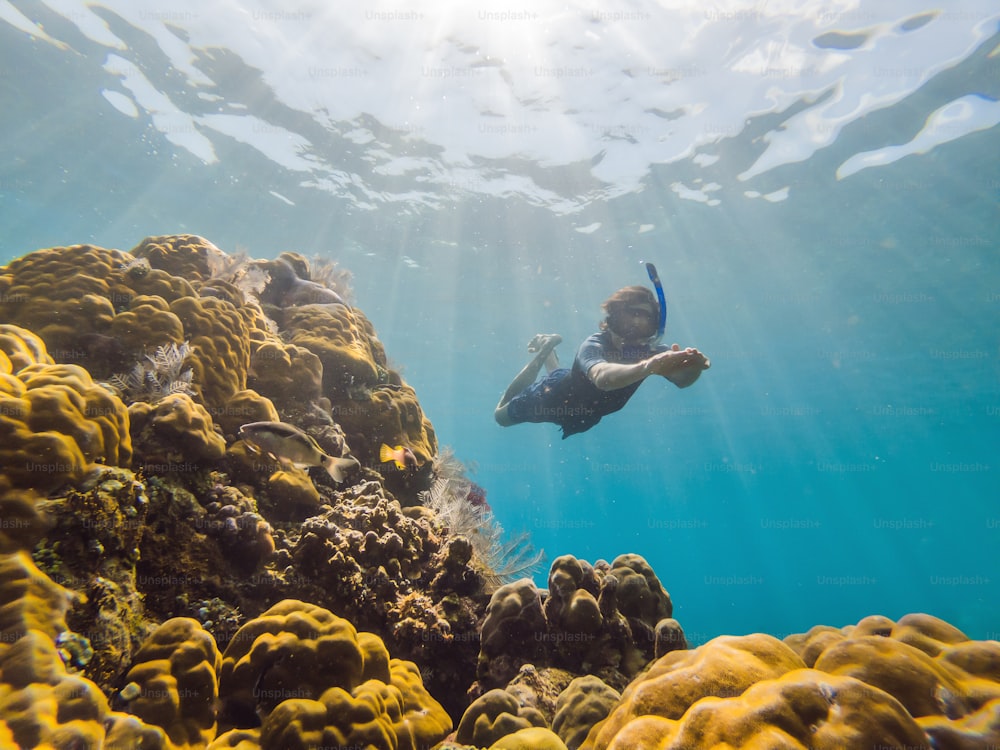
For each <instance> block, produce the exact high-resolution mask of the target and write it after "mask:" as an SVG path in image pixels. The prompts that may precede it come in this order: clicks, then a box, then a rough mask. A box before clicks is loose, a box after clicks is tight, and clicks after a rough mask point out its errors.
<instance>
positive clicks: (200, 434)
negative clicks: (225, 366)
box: [128, 393, 226, 466]
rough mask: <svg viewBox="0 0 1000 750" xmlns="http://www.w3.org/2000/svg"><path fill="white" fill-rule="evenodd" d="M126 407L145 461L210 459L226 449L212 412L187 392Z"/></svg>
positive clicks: (198, 461)
mask: <svg viewBox="0 0 1000 750" xmlns="http://www.w3.org/2000/svg"><path fill="white" fill-rule="evenodd" d="M128 411H129V415H130V417H131V419H132V423H133V431H134V432H135V436H136V444H137V446H140V448H141V452H142V456H141V458H142V461H143V463H144V464H145V465H148V466H155V465H160V464H171V463H177V462H178V461H181V462H183V461H191V462H194V463H203V462H204V463H211V462H213V461H218V460H219V459H220V458H222V457H223V456H224V455H225V453H226V441H225V439H224V438H223V437H222V436H221V435H219V434H218V433H217V432H216V431H215V425H214V423H213V422H212V417H211V415H210V414H209V413H208V411H207V410H206V409H205V407H204V406H202V405H201V404H199V403H196V402H195V401H194V400H193V399H192V398H191V397H190V396H188V395H187V394H186V393H174V394H172V395H170V396H167V397H166V398H163V399H160V400H159V401H157V402H156V403H155V404H147V403H145V402H142V401H140V402H137V403H135V404H132V406H130V407H129V410H128Z"/></svg>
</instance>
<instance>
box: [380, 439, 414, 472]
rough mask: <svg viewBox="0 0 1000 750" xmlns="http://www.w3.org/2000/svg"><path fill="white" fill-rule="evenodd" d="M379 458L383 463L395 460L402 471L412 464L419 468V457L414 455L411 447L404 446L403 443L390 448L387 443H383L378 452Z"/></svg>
mask: <svg viewBox="0 0 1000 750" xmlns="http://www.w3.org/2000/svg"><path fill="white" fill-rule="evenodd" d="M378 458H379V460H380V461H382V462H383V463H387V462H389V461H395V462H396V468H397V469H400V470H401V471H405V470H406V469H407V467H410V466H412V467H413V468H414V469H415V468H417V457H416V456H415V455H413V451H411V450H410V449H409V448H404V447H403V446H402V445H397V446H396V447H395V448H390V447H389V446H388V445H386V444H385V443H382V447H381V448H380V449H379V452H378Z"/></svg>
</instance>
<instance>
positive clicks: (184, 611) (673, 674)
mask: <svg viewBox="0 0 1000 750" xmlns="http://www.w3.org/2000/svg"><path fill="white" fill-rule="evenodd" d="M338 274H339V275H338ZM347 298H348V294H347V289H346V286H345V285H344V278H343V274H342V273H339V272H337V271H336V269H335V268H332V267H330V266H327V267H323V266H322V265H321V264H317V263H312V264H311V263H310V262H309V261H307V260H306V259H305V258H303V257H302V256H301V255H298V254H296V253H283V254H282V255H281V256H279V257H278V258H276V259H273V260H267V261H251V260H250V259H248V258H246V257H244V256H241V255H227V254H226V253H223V252H222V251H221V250H219V249H218V248H216V247H215V246H214V245H212V243H211V242H209V241H207V240H205V239H204V238H201V237H197V236H194V235H167V236H162V237H150V238H147V239H146V240H144V241H143V242H141V243H140V244H139V245H138V246H136V247H135V248H134V249H133V251H132V252H131V253H125V252H121V251H119V250H108V249H104V248H98V247H93V246H89V245H78V246H73V247H68V248H53V249H50V250H42V251H38V252H36V253H31V254H29V255H26V256H25V257H23V258H20V259H18V260H16V261H14V262H12V263H10V264H9V265H7V266H5V267H3V268H0V320H2V321H4V323H3V325H0V466H2V471H0V520H2V522H3V523H2V524H0V745H3V746H7V745H10V746H14V745H21V746H36V745H39V746H50V747H100V746H104V747H139V746H141V747H148V748H176V747H190V748H196V747H209V748H236V747H239V748H244V749H245V750H250V749H251V748H289V747H315V746H341V747H352V746H356V747H373V748H393V749H397V750H398V749H399V748H413V750H416V749H417V748H430V747H431V746H432V745H435V743H439V742H440V743H441V744H440V745H439V749H440V750H445V748H455V747H458V744H456V743H472V744H474V745H475V746H476V747H477V748H484V747H490V748H495V749H496V750H501V749H504V748H505V749H507V750H511V749H513V748H529V747H530V748H544V749H546V750H549V749H551V750H562V749H566V748H572V749H573V750H576V748H588V749H589V748H595V749H596V748H633V747H644V748H645V747H649V748H671V749H672V750H679V749H680V748H685V750H687V749H688V748H702V747H704V748H710V747H732V748H736V747H747V748H749V747H763V746H768V747H771V746H781V747H790V748H791V747H797V748H807V747H808V748H838V749H839V748H842V747H862V746H864V747H877V746H885V747H900V746H902V747H928V748H929V747H932V746H933V747H935V748H938V750H944V749H947V750H951V749H952V748H955V749H958V750H966V749H967V748H972V747H982V746H984V744H985V745H986V746H990V745H997V744H1000V669H998V666H997V665H998V664H1000V644H998V643H996V642H995V641H972V640H970V639H969V638H967V637H966V636H965V634H963V633H962V632H961V631H959V630H958V629H956V628H954V627H953V626H951V625H949V624H948V623H945V622H943V621H941V620H938V619H936V618H934V617H931V616H929V615H921V614H914V615H907V616H906V617H903V618H901V619H900V620H898V621H893V620H891V619H889V618H886V617H882V616H872V617H867V618H865V619H864V620H862V621H860V622H859V623H857V624H856V625H851V626H847V627H843V628H834V627H828V626H817V627H816V628H813V629H812V630H810V631H809V632H808V633H803V634H797V635H793V636H789V637H788V638H786V639H785V640H784V641H779V640H777V639H775V638H772V637H770V636H767V635H763V634H755V635H750V636H742V637H731V636H720V637H719V638H716V639H714V640H712V641H710V642H709V643H706V644H704V645H702V646H699V647H698V648H694V649H692V648H689V646H688V643H687V639H686V637H685V634H684V630H683V628H682V627H681V624H680V623H679V622H678V621H677V620H676V619H674V618H673V604H672V602H671V599H670V596H669V594H668V593H667V592H666V590H665V589H664V587H663V585H662V584H661V582H660V580H659V578H658V577H657V575H656V574H655V573H654V571H653V570H652V569H651V567H650V566H649V565H648V563H647V562H646V561H645V560H644V559H643V558H642V557H640V556H638V555H634V554H626V555H621V556H620V557H618V558H616V559H614V560H613V561H612V562H611V563H607V562H605V561H598V562H596V563H594V564H593V565H591V564H590V563H588V562H586V561H584V560H579V559H577V558H575V557H572V556H570V555H563V556H561V557H558V558H556V559H555V560H554V561H553V562H552V564H551V567H550V570H549V574H548V584H547V589H544V590H543V589H539V588H537V587H536V585H535V583H534V582H533V580H532V579H531V578H530V576H531V574H532V572H533V568H534V566H535V565H537V564H538V562H539V561H540V559H541V556H540V553H539V554H535V553H534V552H533V551H532V550H531V548H530V545H529V544H528V543H527V540H526V538H525V537H519V536H515V537H514V538H513V539H510V540H506V539H505V537H504V534H503V530H502V529H501V528H500V526H499V524H498V523H497V522H496V519H495V518H494V516H493V515H492V511H491V510H490V508H489V505H488V504H487V503H486V493H485V490H483V489H482V488H480V487H478V486H477V485H475V484H474V483H473V482H472V481H471V480H469V479H468V478H467V477H466V476H465V471H464V468H463V467H461V465H459V464H458V463H457V462H456V461H455V460H454V458H453V457H452V456H451V455H450V454H449V453H448V452H447V451H442V452H441V453H440V454H439V453H438V446H437V440H436V437H435V435H434V431H433V427H432V426H431V425H430V422H429V421H428V420H427V418H426V417H425V416H424V414H423V412H422V410H421V408H420V405H419V402H418V401H417V398H416V393H415V392H414V390H413V389H412V388H411V387H410V386H408V385H407V384H406V383H405V382H404V381H403V379H402V378H401V376H400V375H399V373H398V372H396V371H394V370H393V369H392V368H391V367H390V366H389V364H388V359H387V357H386V353H385V351H384V348H383V346H382V344H381V342H380V341H379V339H378V337H377V335H376V333H375V330H374V327H373V326H372V324H371V322H370V321H368V319H367V318H366V317H365V316H364V314H363V313H362V312H361V311H360V310H358V309H357V308H355V307H353V306H352V305H350V304H348V302H347V301H346V300H347ZM116 374H117V377H115V376H116ZM101 381H106V382H104V383H102V382H101ZM115 386H117V390H118V392H119V395H116V394H115V392H114V390H115ZM252 422H285V423H288V424H291V425H294V426H295V427H296V428H297V429H298V430H301V431H303V432H305V433H306V434H308V435H309V436H310V437H311V438H313V439H315V440H316V442H317V444H318V445H319V446H320V448H321V449H322V451H323V452H324V453H325V454H328V455H330V456H340V457H355V456H356V457H357V458H358V459H360V461H361V462H362V466H361V467H360V468H356V469H354V470H352V471H351V472H350V473H349V475H347V476H345V477H344V482H342V483H340V482H334V481H333V480H332V479H331V478H330V477H329V476H328V475H326V474H325V473H324V472H323V471H322V470H319V468H318V467H309V468H307V469H302V468H294V467H292V466H287V465H281V464H279V463H277V462H275V461H272V460H271V459H269V458H267V457H266V456H265V455H255V454H251V453H250V452H248V450H247V445H246V443H245V442H244V441H243V440H242V439H240V431H241V427H244V426H246V425H248V424H249V423H252ZM383 443H385V444H388V445H389V446H390V447H392V446H397V445H398V446H402V447H403V448H404V449H407V450H408V451H409V452H410V453H412V455H413V457H414V459H415V465H414V462H412V461H407V462H403V466H402V467H397V466H396V465H395V464H393V463H382V462H380V461H378V457H379V447H380V446H381V445H382V444H383ZM43 465H44V466H47V467H50V468H51V470H50V469H49V468H46V469H42V468H40V467H42V466H43ZM29 550H30V557H29V554H28V551H29ZM276 602H277V603H276ZM390 651H391V652H392V656H390ZM393 657H394V658H393ZM106 696H112V697H111V701H112V705H110V706H109V704H108V698H107V697H106ZM453 717H454V718H458V717H460V721H458V729H457V731H456V733H455V734H454V736H453V737H451V738H447V735H448V733H449V732H450V731H451V729H452V725H453ZM453 740H454V741H453Z"/></svg>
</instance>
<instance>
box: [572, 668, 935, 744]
mask: <svg viewBox="0 0 1000 750" xmlns="http://www.w3.org/2000/svg"><path fill="white" fill-rule="evenodd" d="M589 740H590V738H588V743H587V744H585V745H584V747H591V746H595V747H607V748H608V749H609V750H632V748H640V747H641V748H643V749H644V750H712V749H713V748H756V747H761V748H763V747H769V748H782V749H783V750H784V749H787V750H844V748H876V747H887V748H889V747H891V748H904V747H905V748H926V749H927V750H929V746H928V745H927V743H926V738H925V736H924V733H923V732H922V731H921V730H920V727H919V726H917V724H916V722H915V721H914V720H913V718H912V717H910V716H909V715H908V714H907V713H906V711H905V710H904V709H903V707H902V706H901V705H900V704H899V702H898V701H896V700H895V699H894V698H893V697H892V696H890V695H888V694H887V693H884V692H882V691H881V690H877V689H875V688H872V687H871V686H869V685H866V684H865V683H863V682H861V681H860V680H854V679H851V678H849V677H835V676H832V675H828V674H824V673H822V672H819V671H816V670H811V669H798V670H793V671H791V672H788V673H787V674H785V675H782V676H781V677H778V678H776V679H770V680H763V681H761V682H758V683H756V684H754V685H752V686H751V687H749V688H748V689H747V690H746V692H744V693H742V694H741V695H739V696H733V697H729V698H704V699H702V700H699V701H697V702H696V703H694V704H693V705H692V706H691V707H690V708H689V709H688V710H687V711H686V713H684V715H683V717H682V718H680V719H679V720H672V719H667V718H663V717H661V716H658V715H644V716H640V717H637V718H635V719H633V720H632V721H631V722H630V723H629V724H628V725H626V726H625V727H623V728H622V729H620V730H619V731H618V732H617V733H616V734H615V735H614V737H613V738H612V739H611V740H610V742H608V744H606V745H605V744H601V743H597V744H595V745H591V744H589Z"/></svg>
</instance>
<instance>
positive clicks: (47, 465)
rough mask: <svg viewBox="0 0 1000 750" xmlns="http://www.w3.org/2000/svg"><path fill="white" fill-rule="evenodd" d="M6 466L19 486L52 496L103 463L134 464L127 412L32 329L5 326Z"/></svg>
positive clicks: (2, 423) (2, 419)
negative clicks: (57, 360)
mask: <svg viewBox="0 0 1000 750" xmlns="http://www.w3.org/2000/svg"><path fill="white" fill-rule="evenodd" d="M0 357H2V358H0V436H2V437H3V439H2V441H0V465H2V466H3V467H4V475H5V476H6V478H7V480H8V481H9V482H10V483H11V484H13V485H15V486H18V487H23V488H29V487H30V488H35V489H38V490H40V491H49V490H52V489H55V488H57V487H58V486H59V485H61V484H63V483H66V482H75V481H80V480H81V479H83V478H84V476H86V474H87V473H88V472H90V471H91V470H92V469H93V468H94V466H95V465H96V464H106V465H109V466H128V465H129V463H130V462H131V459H132V442H131V438H130V436H129V419H128V412H127V411H126V409H125V406H124V404H123V403H122V402H121V401H120V400H119V399H118V398H117V397H116V396H114V394H112V393H110V392H109V391H108V390H107V389H105V388H102V387H101V386H100V385H97V384H96V383H94V381H93V380H92V379H91V377H90V374H89V373H88V372H87V371H86V370H85V369H83V368H82V367H80V366H78V365H59V364H53V362H52V359H51V358H50V357H49V356H48V354H47V352H46V349H45V345H44V344H43V343H42V341H41V340H40V339H39V338H38V337H36V336H35V335H34V334H33V333H31V332H30V331H26V330H24V329H22V328H18V327H17V326H12V325H0Z"/></svg>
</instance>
